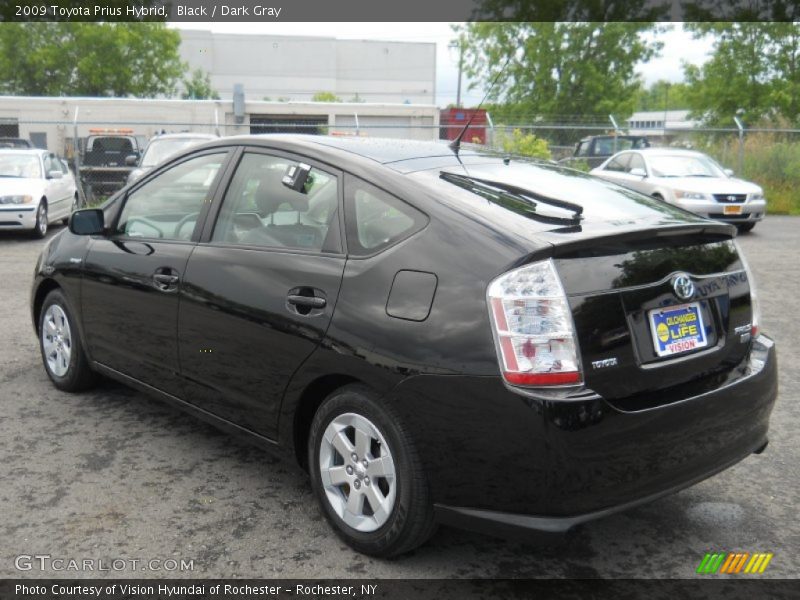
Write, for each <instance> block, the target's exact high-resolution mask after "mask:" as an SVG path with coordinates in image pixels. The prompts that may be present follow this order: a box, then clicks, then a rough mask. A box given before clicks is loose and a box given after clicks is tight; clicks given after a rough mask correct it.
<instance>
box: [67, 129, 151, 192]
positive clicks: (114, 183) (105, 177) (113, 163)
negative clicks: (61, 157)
mask: <svg viewBox="0 0 800 600" xmlns="http://www.w3.org/2000/svg"><path fill="white" fill-rule="evenodd" d="M89 133H90V135H88V136H87V137H86V139H85V140H84V142H83V153H82V157H81V166H80V179H81V185H83V189H84V192H85V193H86V197H87V198H88V199H89V201H90V202H93V201H94V200H95V198H97V197H98V196H99V197H103V196H110V195H111V194H113V193H114V192H116V191H117V190H119V189H120V188H122V187H123V186H124V185H125V184H126V183H127V182H128V175H129V174H130V172H131V171H133V169H134V167H133V165H131V164H129V160H128V157H130V156H135V157H139V156H140V155H141V153H142V145H143V142H142V139H141V138H140V136H137V135H134V132H133V129H115V128H111V129H109V128H97V129H90V130H89Z"/></svg>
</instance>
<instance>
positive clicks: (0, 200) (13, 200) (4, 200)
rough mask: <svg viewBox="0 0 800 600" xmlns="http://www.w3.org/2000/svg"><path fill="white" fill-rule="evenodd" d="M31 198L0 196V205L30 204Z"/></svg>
mask: <svg viewBox="0 0 800 600" xmlns="http://www.w3.org/2000/svg"><path fill="white" fill-rule="evenodd" d="M31 202H33V196H22V195H19V196H0V204H30V203H31Z"/></svg>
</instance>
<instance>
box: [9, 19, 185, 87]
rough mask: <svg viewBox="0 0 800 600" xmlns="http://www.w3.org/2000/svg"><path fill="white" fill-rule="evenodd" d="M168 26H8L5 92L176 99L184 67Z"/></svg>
mask: <svg viewBox="0 0 800 600" xmlns="http://www.w3.org/2000/svg"><path fill="white" fill-rule="evenodd" d="M179 46H180V34H179V33H178V32H177V31H175V30H173V29H168V28H167V27H166V25H165V24H164V23H77V22H70V23H41V22H37V23H3V25H2V26H1V27H0V91H2V93H5V94H12V95H29V96H114V97H125V96H134V97H146V96H159V95H167V96H168V95H172V94H174V93H175V87H176V84H177V82H178V81H179V80H180V77H181V76H182V75H183V73H184V71H185V66H184V64H183V63H182V61H181V60H180V55H179V54H178V48H179Z"/></svg>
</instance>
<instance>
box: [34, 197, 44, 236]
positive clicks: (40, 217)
mask: <svg viewBox="0 0 800 600" xmlns="http://www.w3.org/2000/svg"><path fill="white" fill-rule="evenodd" d="M46 235H47V202H46V201H44V200H42V201H40V202H39V206H38V207H37V208H36V223H34V225H33V236H34V237H37V238H43V237H44V236H46Z"/></svg>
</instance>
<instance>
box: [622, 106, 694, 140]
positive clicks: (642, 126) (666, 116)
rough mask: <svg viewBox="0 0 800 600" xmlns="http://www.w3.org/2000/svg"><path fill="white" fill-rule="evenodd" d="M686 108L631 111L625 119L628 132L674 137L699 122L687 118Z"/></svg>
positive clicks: (649, 135) (692, 127)
mask: <svg viewBox="0 0 800 600" xmlns="http://www.w3.org/2000/svg"><path fill="white" fill-rule="evenodd" d="M689 113H690V111H688V110H651V111H639V112H635V113H633V114H632V115H631V116H630V118H628V120H627V121H626V124H627V127H628V133H630V134H631V135H646V136H648V137H674V136H675V135H677V134H679V133H681V132H684V131H689V130H692V129H694V128H695V127H698V126H699V125H700V122H699V121H697V120H695V119H690V118H689Z"/></svg>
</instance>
